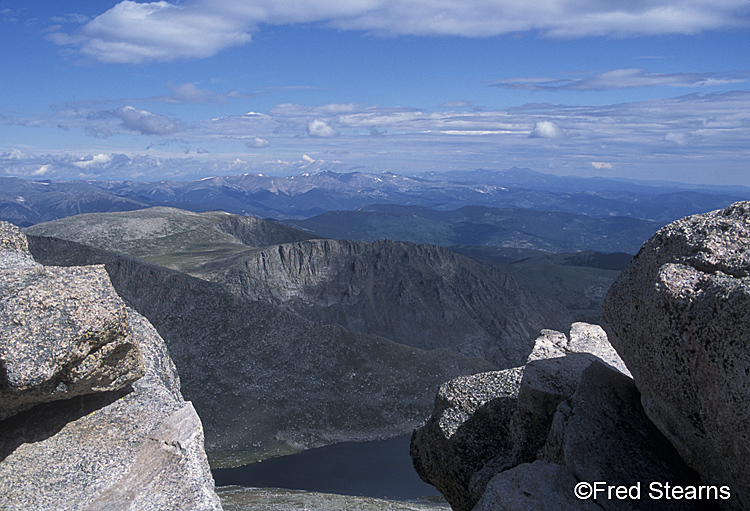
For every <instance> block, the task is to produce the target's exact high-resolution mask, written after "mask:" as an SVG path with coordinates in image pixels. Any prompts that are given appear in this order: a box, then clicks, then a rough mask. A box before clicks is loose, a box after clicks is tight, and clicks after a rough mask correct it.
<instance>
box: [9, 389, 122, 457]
mask: <svg viewBox="0 0 750 511" xmlns="http://www.w3.org/2000/svg"><path fill="white" fill-rule="evenodd" d="M132 391H133V388H132V387H131V386H130V385H128V386H127V387H124V388H122V389H120V390H116V391H112V392H102V393H97V394H88V395H85V396H78V397H74V398H72V399H66V400H61V401H53V402H51V403H44V404H40V405H37V406H35V407H34V408H32V409H30V410H27V411H25V412H22V413H19V414H17V415H14V416H12V417H8V418H7V419H5V420H4V421H0V462H2V461H3V460H5V458H7V457H8V456H10V455H11V454H12V453H13V452H14V451H15V450H16V449H18V448H19V447H20V446H21V445H23V444H26V443H34V442H41V441H43V440H46V439H48V438H50V437H51V436H54V435H55V434H57V433H59V432H60V430H62V428H63V427H65V425H66V424H68V423H70V422H73V421H75V420H78V419H80V418H81V417H83V416H85V415H88V414H90V413H92V412H94V411H96V410H99V409H101V408H104V407H105V406H108V405H110V404H112V403H114V402H115V401H117V400H118V399H120V398H121V397H123V396H125V395H127V394H129V393H130V392H132Z"/></svg>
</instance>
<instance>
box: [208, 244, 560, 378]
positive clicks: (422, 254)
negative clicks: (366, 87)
mask: <svg viewBox="0 0 750 511" xmlns="http://www.w3.org/2000/svg"><path fill="white" fill-rule="evenodd" d="M203 271H204V274H205V277H206V278H207V279H209V280H213V281H216V282H221V283H224V284H226V285H227V286H228V287H229V289H231V290H233V291H234V292H235V293H236V294H238V295H239V296H242V297H244V298H246V299H248V300H262V301H264V302H267V303H273V304H278V305H283V306H285V307H286V308H288V309H290V310H294V311H295V312H297V313H299V314H300V315H301V316H303V317H306V318H308V319H312V320H316V321H320V322H322V323H326V324H339V325H342V326H344V327H346V328H347V329H349V330H353V331H357V332H363V333H369V334H376V335H380V336H383V337H387V338H388V339H391V340H393V341H396V342H399V343H402V344H407V345H409V346H414V347H418V348H423V349H430V350H432V349H438V348H447V349H450V350H452V351H455V352H456V353H458V354H460V355H462V356H470V357H480V358H484V359H486V360H489V361H491V362H492V363H493V364H495V365H498V366H501V367H510V366H513V365H517V364H519V363H522V362H523V360H524V358H525V357H526V356H527V355H528V353H529V352H530V350H531V347H532V340H533V338H534V336H535V335H536V333H537V332H538V331H540V330H541V329H542V328H546V327H547V326H549V325H563V326H567V325H569V324H570V317H569V315H568V314H567V311H565V310H564V309H563V308H562V307H561V306H560V304H559V303H558V302H555V301H553V300H549V299H545V298H541V297H538V296H535V295H534V294H532V293H529V292H528V291H526V290H525V289H522V288H521V287H520V286H519V285H518V284H517V283H516V282H515V281H514V279H513V278H512V277H510V276H509V275H508V274H507V273H505V272H503V271H501V270H499V269H498V268H495V267H492V266H490V265H487V264H482V263H478V262H476V261H473V260H471V259H469V258H467V257H464V256H461V255H459V254H456V253H454V252H451V251H449V250H446V249H444V248H442V247H438V246H435V245H414V244H411V243H403V242H394V241H376V242H374V243H364V242H355V241H342V240H309V241H303V242H298V243H288V244H282V245H277V246H273V247H268V248H265V249H262V250H256V251H248V252H246V253H243V254H240V255H237V256H235V257H233V258H231V259H227V260H222V261H216V262H213V263H210V264H207V265H206V266H205V267H204V268H203Z"/></svg>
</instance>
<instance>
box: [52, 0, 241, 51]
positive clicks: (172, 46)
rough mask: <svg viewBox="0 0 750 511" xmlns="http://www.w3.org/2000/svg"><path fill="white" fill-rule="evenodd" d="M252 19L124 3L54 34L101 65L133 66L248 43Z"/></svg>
mask: <svg viewBox="0 0 750 511" xmlns="http://www.w3.org/2000/svg"><path fill="white" fill-rule="evenodd" d="M251 25H252V22H251V20H246V19H237V18H234V17H233V16H232V15H231V13H229V12H227V10H226V9H223V10H222V9H215V8H211V7H210V3H209V2H208V1H193V2H190V3H188V4H185V5H182V4H181V5H179V6H178V5H173V4H170V3H169V2H165V1H159V2H146V3H138V2H133V1H130V0H125V1H123V2H120V3H119V4H117V5H115V6H114V7H112V8H111V9H110V10H108V11H107V12H105V13H103V14H101V15H99V16H97V17H96V18H94V19H93V20H91V21H90V22H88V23H87V24H86V25H84V26H83V27H82V28H81V29H80V30H79V31H78V32H76V33H75V34H73V35H67V34H64V33H61V32H56V33H55V34H51V35H50V38H51V39H52V41H53V42H55V43H57V44H66V45H74V46H78V47H80V51H81V53H82V54H83V55H85V56H87V57H90V58H92V59H94V60H98V61H100V62H110V63H121V64H122V63H130V64H135V63H138V62H144V61H154V60H155V61H168V60H174V59H180V58H204V57H210V56H211V55H214V54H216V53H217V52H219V51H220V50H222V49H224V48H228V47H231V46H237V45H241V44H245V43H247V42H249V41H250V34H248V33H247V30H248V29H249V28H250V26H251Z"/></svg>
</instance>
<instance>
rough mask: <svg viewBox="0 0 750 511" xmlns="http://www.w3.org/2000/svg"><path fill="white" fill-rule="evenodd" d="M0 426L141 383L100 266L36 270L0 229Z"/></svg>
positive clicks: (20, 243)
mask: <svg viewBox="0 0 750 511" xmlns="http://www.w3.org/2000/svg"><path fill="white" fill-rule="evenodd" d="M0 261H3V263H2V264H0V366H1V367H2V371H0V420H2V419H5V418H7V417H10V416H11V415H13V414H15V413H18V412H20V411H23V410H27V409H29V408H30V407H32V406H34V405H35V404H37V403H43V402H48V401H54V400H58V399H69V398H71V397H75V396H79V395H83V394H90V393H92V392H107V391H112V390H117V389H120V388H123V387H125V386H126V385H129V384H130V383H132V382H134V381H135V380H137V379H138V378H140V377H141V376H143V372H144V366H143V359H142V357H141V353H140V351H139V348H138V345H137V344H136V343H134V342H133V339H132V335H131V330H130V326H129V325H128V317H127V312H126V310H125V303H124V302H123V301H122V299H121V298H120V297H119V296H118V295H117V293H116V292H115V290H114V288H113V287H112V284H111V283H110V280H109V276H108V275H107V272H106V271H105V270H104V267H103V266H96V267H78V268H58V267H43V266H41V265H39V264H37V263H36V262H34V260H33V259H32V258H31V255H30V254H29V252H28V245H27V241H26V237H25V236H24V235H23V234H22V233H21V232H20V230H19V229H18V228H17V227H15V226H13V225H12V224H8V223H2V224H0Z"/></svg>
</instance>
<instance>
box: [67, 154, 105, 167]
mask: <svg viewBox="0 0 750 511" xmlns="http://www.w3.org/2000/svg"><path fill="white" fill-rule="evenodd" d="M111 161H112V157H111V156H110V155H108V154H97V155H96V156H88V157H87V158H82V159H81V161H76V162H73V165H75V166H76V167H78V168H79V169H87V168H89V167H93V166H97V165H99V166H102V165H106V164H108V163H109V162H111Z"/></svg>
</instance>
